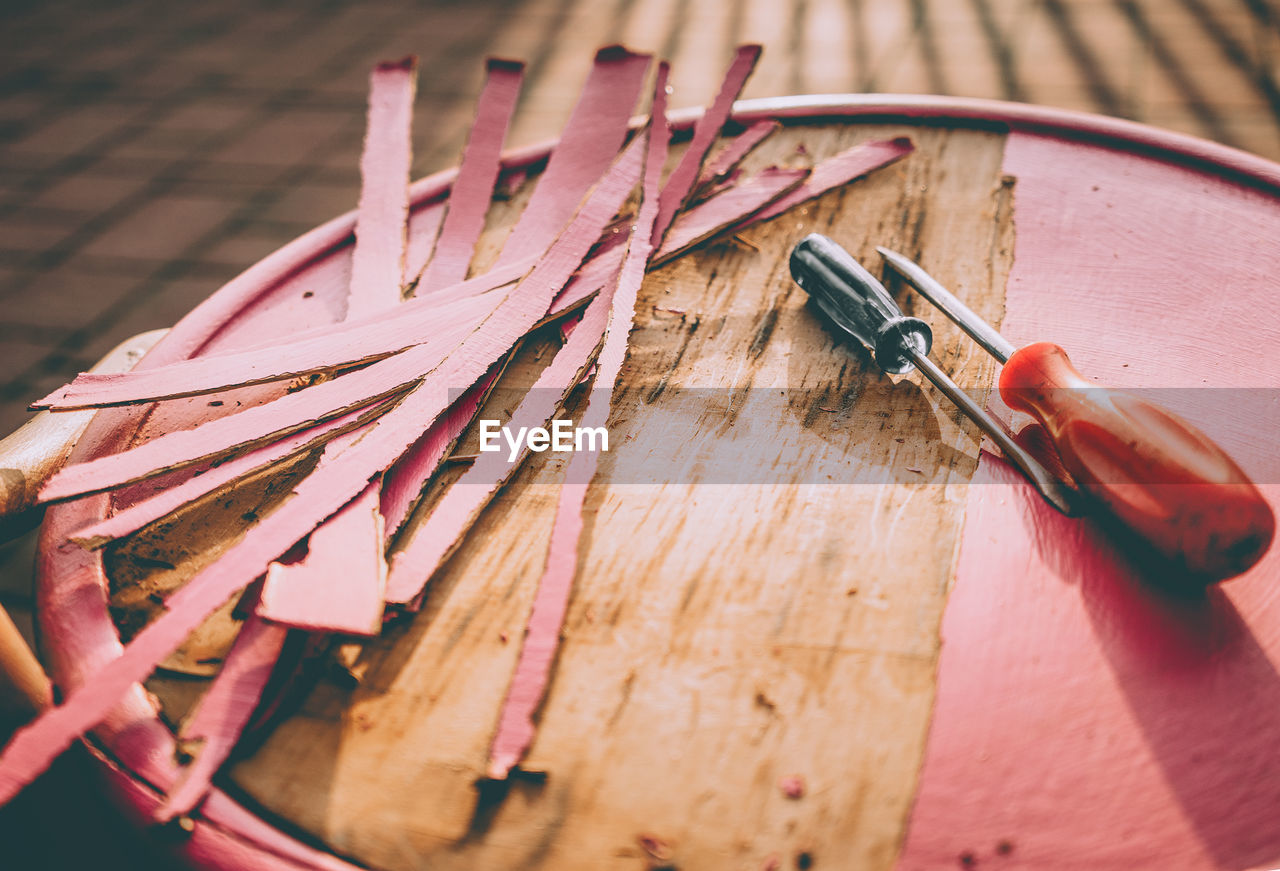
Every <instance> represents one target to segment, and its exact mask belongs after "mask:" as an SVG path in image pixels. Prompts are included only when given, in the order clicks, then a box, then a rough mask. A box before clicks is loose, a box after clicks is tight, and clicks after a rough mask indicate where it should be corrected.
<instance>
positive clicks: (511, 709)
mask: <svg viewBox="0 0 1280 871" xmlns="http://www.w3.org/2000/svg"><path fill="white" fill-rule="evenodd" d="M666 84H667V67H666V64H665V63H664V64H661V65H660V66H659V69H658V76H657V82H656V85H655V87H654V95H653V108H652V111H651V121H650V125H649V130H648V134H647V136H646V140H647V142H646V144H647V153H646V160H645V172H644V181H643V188H642V196H641V201H640V212H639V214H638V215H637V217H636V223H635V227H634V228H633V230H632V232H631V236H630V244H629V247H628V250H627V256H626V259H625V261H624V262H623V267H622V272H621V273H620V275H619V279H618V284H617V290H616V291H615V292H614V297H613V300H612V302H611V306H610V316H609V324H608V327H607V331H606V333H605V339H604V345H603V346H602V347H601V349H600V354H599V356H598V358H597V367H598V372H597V375H596V378H597V382H596V383H598V384H600V385H602V386H607V387H608V388H609V389H610V390H612V387H613V383H614V381H616V380H617V377H618V373H619V371H621V369H622V363H623V361H624V359H625V358H626V352H627V342H628V340H629V338H630V335H631V327H632V323H633V318H634V313H635V305H636V297H637V295H638V293H639V291H640V285H641V284H642V283H643V281H644V274H645V269H646V267H647V265H648V262H649V256H650V254H651V253H652V250H653V243H652V239H653V236H654V229H655V227H656V226H657V220H658V214H659V212H660V210H661V202H660V199H659V190H660V188H659V179H660V177H661V173H662V166H663V164H664V163H665V162H666V157H667V148H668V143H669V141H670V136H671V131H670V129H669V128H668V126H667V120H666ZM695 172H696V168H695ZM675 190H678V188H677V189H675ZM673 195H674V194H673ZM681 195H682V194H681ZM582 332H584V329H583V326H582V325H580V326H579V327H578V329H577V330H575V332H574V337H575V338H576V337H577V335H578V334H580V333H582ZM610 404H611V400H606V401H605V402H599V401H598V400H597V397H596V396H595V395H594V394H593V395H592V397H591V398H590V399H589V400H588V404H587V408H586V410H585V411H584V412H583V418H582V426H584V427H596V426H604V425H605V424H606V423H607V422H608V419H609V407H610ZM598 462H599V454H598V453H597V452H595V451H579V452H575V453H574V454H573V455H572V456H571V458H570V460H569V468H568V470H567V473H566V474H567V475H568V477H569V480H570V481H571V482H579V481H590V480H591V478H592V476H593V475H594V473H595V468H596V465H597V463H598ZM587 486H588V485H587V484H585V483H566V484H564V485H562V486H561V488H560V498H559V500H558V501H557V504H556V517H555V522H554V525H553V527H552V532H551V543H550V546H549V547H548V551H547V562H546V566H545V568H544V570H543V573H542V578H541V580H540V581H539V584H538V591H537V593H536V594H535V596H534V601H533V609H532V612H531V613H530V616H529V623H528V627H527V629H526V631H525V636H524V643H523V644H522V645H521V648H520V657H519V659H518V660H517V662H516V670H515V674H514V675H513V676H512V679H511V684H510V686H509V688H508V690H507V695H506V698H505V699H504V700H503V703H502V708H501V710H500V712H499V714H498V726H497V729H496V731H495V733H494V737H493V743H492V744H491V745H490V749H489V764H488V768H487V774H488V777H490V778H491V779H494V780H503V779H505V778H506V777H507V775H508V774H510V772H511V769H512V768H514V767H515V766H516V765H517V764H519V762H520V760H521V759H523V758H524V755H525V753H527V752H528V750H529V747H530V746H531V745H532V744H533V737H534V732H535V727H534V722H533V715H534V712H535V711H537V709H538V707H539V706H540V705H541V704H542V699H543V697H544V696H545V695H546V691H547V683H548V681H549V680H550V677H551V667H552V664H553V662H554V660H555V654H556V650H557V649H558V647H559V639H560V631H561V629H562V627H563V626H564V616H565V611H566V610H567V608H568V604H569V593H570V591H571V590H572V588H573V578H574V575H575V574H576V573H577V566H578V541H579V538H580V536H581V534H582V502H583V500H584V499H585V498H586V495H587Z"/></svg>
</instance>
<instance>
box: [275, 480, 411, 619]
mask: <svg viewBox="0 0 1280 871" xmlns="http://www.w3.org/2000/svg"><path fill="white" fill-rule="evenodd" d="M378 490H379V487H378V481H376V480H375V481H373V482H371V483H370V484H369V485H368V486H367V487H365V489H364V490H363V491H362V492H361V493H360V495H359V496H357V497H356V498H355V499H353V500H352V501H351V502H349V503H347V505H346V506H344V507H343V508H342V509H341V510H340V511H338V513H337V514H334V515H333V516H332V517H330V518H328V519H327V520H325V522H324V523H323V524H321V525H320V526H319V527H317V528H316V530H315V532H313V533H311V538H310V539H309V542H308V547H307V555H306V556H305V557H304V558H303V559H302V560H301V561H299V562H296V563H289V564H285V563H279V562H274V563H272V564H271V565H270V566H269V567H268V569H267V577H266V581H265V583H264V584H263V586H262V597H261V598H260V599H259V600H258V607H257V609H256V613H257V615H258V616H259V617H262V618H264V619H267V620H271V621H272V622H274V623H282V624H285V625H287V626H294V627H297V628H299V629H306V630H309V631H312V632H336V633H339V634H344V635H377V634H378V630H379V629H381V628H382V603H383V599H384V591H385V589H386V584H387V563H386V560H385V558H384V557H383V550H384V545H383V539H384V533H383V520H382V514H381V512H380V511H379V510H378Z"/></svg>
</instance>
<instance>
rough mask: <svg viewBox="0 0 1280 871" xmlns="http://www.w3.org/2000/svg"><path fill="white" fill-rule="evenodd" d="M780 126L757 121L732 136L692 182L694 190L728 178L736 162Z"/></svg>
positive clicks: (736, 166)
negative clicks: (695, 180) (693, 182)
mask: <svg viewBox="0 0 1280 871" xmlns="http://www.w3.org/2000/svg"><path fill="white" fill-rule="evenodd" d="M781 128H782V124H781V123H780V122H778V121H757V122H756V123H754V124H752V125H751V126H750V127H748V128H747V129H746V130H744V131H742V133H740V134H738V135H737V136H735V137H733V139H731V140H729V142H727V143H726V144H725V146H724V147H723V148H721V149H720V151H718V152H717V153H716V154H715V155H714V156H713V157H712V158H711V159H710V160H708V161H707V163H706V166H704V167H703V168H702V172H701V173H699V175H698V181H697V182H696V183H695V184H694V187H693V189H694V191H695V192H697V191H701V190H704V189H705V188H707V186H709V185H714V184H717V183H719V182H722V181H725V180H726V179H728V177H729V175H730V173H732V172H733V171H734V170H736V169H737V168H738V164H740V163H742V161H743V160H744V159H745V158H746V156H747V155H748V154H750V153H751V152H752V151H754V150H755V148H756V146H758V145H759V144H760V143H761V142H763V141H764V140H766V139H768V138H769V137H770V136H772V135H773V134H774V133H776V132H777V131H778V130H780V129H781Z"/></svg>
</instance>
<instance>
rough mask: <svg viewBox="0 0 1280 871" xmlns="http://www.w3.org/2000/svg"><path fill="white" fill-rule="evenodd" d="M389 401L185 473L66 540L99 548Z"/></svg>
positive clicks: (358, 421) (320, 440) (357, 422)
mask: <svg viewBox="0 0 1280 871" xmlns="http://www.w3.org/2000/svg"><path fill="white" fill-rule="evenodd" d="M392 404H393V403H392V402H391V401H389V400H384V401H383V402H381V403H378V404H377V405H372V406H369V407H368V408H363V409H357V410H356V411H350V412H347V413H346V414H344V415H342V416H341V417H337V418H334V419H333V420H329V421H325V422H324V423H319V424H316V425H315V426H313V427H308V428H307V429H304V430H300V431H298V432H296V433H294V434H293V435H291V436H286V437H285V438H282V439H280V440H278V441H274V442H270V443H268V444H265V445H263V446H262V447H259V448H255V449H254V450H252V451H250V452H249V453H247V454H244V455H242V456H239V457H236V458H234V459H230V460H227V461H226V462H223V463H220V464H218V465H216V466H213V467H212V468H210V469H208V470H206V471H205V472H203V473H201V474H199V475H195V476H193V477H191V478H188V479H187V480H186V481H183V482H182V483H181V484H177V485H175V486H172V487H165V488H164V489H162V490H160V491H158V492H157V493H156V494H155V495H154V496H151V497H149V498H146V499H142V500H140V501H138V502H134V503H133V504H131V505H129V506H128V507H126V508H124V509H122V510H121V511H117V512H116V513H115V514H113V515H111V516H110V517H108V518H106V519H104V520H100V521H98V522H97V523H93V524H90V525H89V526H85V527H83V528H82V529H78V530H76V532H75V533H74V534H73V535H72V536H71V540H72V541H74V542H76V543H77V544H79V545H81V546H82V547H89V548H98V547H102V546H103V545H105V544H107V543H108V542H111V541H115V540H116V539H119V538H123V537H125V536H127V535H131V534H132V533H134V532H137V531H138V530H139V529H141V528H142V527H144V526H146V525H147V524H148V523H152V522H154V521H156V520H159V519H160V518H162V517H165V516H167V515H169V514H172V513H173V512H174V511H177V510H178V509H179V508H181V507H182V506H184V505H189V504H190V503H192V502H194V501H195V500H197V499H199V498H200V497H202V496H205V495H206V494H209V493H212V492H213V491H214V490H217V489H218V488H219V487H222V486H224V485H226V484H229V483H231V482H232V481H235V480H237V479H239V478H241V477H243V476H245V475H248V474H249V473H250V472H252V471H254V470H255V469H260V468H263V467H264V466H268V465H270V464H271V463H274V462H278V461H279V460H282V459H284V458H286V457H290V456H293V455H294V454H298V453H301V452H303V451H307V450H312V449H314V448H317V447H319V446H320V445H322V444H324V443H325V442H326V441H328V440H329V439H331V438H335V437H337V436H339V435H341V434H342V433H344V432H348V431H350V430H352V429H355V428H356V427H359V426H361V425H363V424H364V423H367V422H368V421H369V420H372V419H373V417H375V416H377V415H379V414H383V413H385V412H386V411H388V410H390V408H391V407H392Z"/></svg>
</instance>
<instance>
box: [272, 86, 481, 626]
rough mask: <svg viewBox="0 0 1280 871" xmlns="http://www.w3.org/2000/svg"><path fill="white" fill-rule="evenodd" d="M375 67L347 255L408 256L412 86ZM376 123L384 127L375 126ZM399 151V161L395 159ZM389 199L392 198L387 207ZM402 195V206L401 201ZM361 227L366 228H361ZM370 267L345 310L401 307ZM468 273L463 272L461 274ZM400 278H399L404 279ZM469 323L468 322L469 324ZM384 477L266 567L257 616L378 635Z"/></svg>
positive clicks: (354, 280) (383, 575)
mask: <svg viewBox="0 0 1280 871" xmlns="http://www.w3.org/2000/svg"><path fill="white" fill-rule="evenodd" d="M388 68H389V67H388V65H386V64H383V65H380V66H379V67H378V68H377V69H375V71H374V77H373V80H372V82H371V84H370V93H369V106H370V110H369V131H368V134H367V136H366V139H365V155H364V159H363V160H362V162H361V170H362V187H361V192H360V206H359V210H358V212H357V215H356V246H355V251H354V252H353V253H352V261H353V263H355V264H359V263H361V262H362V261H369V262H372V261H374V260H376V259H379V258H381V259H382V260H385V261H387V262H397V263H400V264H401V265H402V266H403V264H404V262H405V249H406V246H407V236H406V233H407V223H408V219H409V209H408V203H409V166H408V157H407V149H406V152H405V154H403V155H402V154H401V152H400V150H399V148H398V146H399V143H400V142H401V140H402V139H404V140H408V139H409V138H410V128H411V126H412V99H411V98H412V93H410V94H409V95H408V96H409V97H410V99H409V100H408V106H407V109H404V110H403V111H402V109H403V108H404V107H403V105H402V104H403V99H404V97H405V94H404V86H403V84H402V83H401V82H400V81H399V80H393V81H394V83H395V84H394V85H393V86H392V87H393V91H392V93H391V94H387V95H383V94H380V92H379V88H380V85H381V84H382V80H381V79H380V74H381V73H383V72H384V71H385V70H386V69H388ZM380 98H381V101H388V102H392V103H393V105H394V111H392V112H390V113H387V112H384V113H383V114H382V116H381V117H379V116H378V115H377V114H376V107H378V105H379V104H380ZM379 124H380V125H381V126H379ZM401 157H404V163H403V165H402V164H401V161H400V160H399V159H398V158H401ZM384 200H389V201H390V202H392V203H393V204H397V208H396V209H390V210H389V209H388V208H387V204H386V202H384ZM401 200H403V205H404V209H403V211H401V210H400V209H399V208H398V204H399V203H400V201H401ZM362 228H364V229H365V230H367V232H362ZM375 277H376V278H378V280H379V282H380V281H381V280H382V278H383V277H381V276H377V275H376V274H375V273H374V272H373V270H372V269H370V270H369V271H368V274H362V273H361V272H360V271H359V270H358V269H354V268H353V269H352V273H351V286H350V288H349V289H348V293H347V300H348V303H347V312H348V314H349V315H350V314H352V313H361V312H369V313H375V312H379V311H386V310H390V309H397V308H399V307H400V305H399V304H400V302H401V296H400V293H399V292H398V287H397V292H396V293H395V294H394V295H391V294H387V293H385V289H384V288H383V287H382V285H381V284H380V283H375V282H374V281H372V280H370V279H372V278H375ZM465 277H466V276H465V275H464V276H460V277H459V280H461V279H463V278H465ZM401 280H402V281H403V277H402V279H401ZM467 326H468V327H470V326H471V325H467ZM380 485H381V476H378V477H377V478H375V479H374V480H373V481H371V482H370V483H369V485H368V486H367V487H365V488H364V490H363V492H361V493H360V495H359V496H357V497H356V498H355V499H353V500H352V501H351V502H349V503H347V505H345V506H344V507H343V508H342V509H341V510H340V511H338V512H337V513H336V514H334V515H333V516H331V517H329V518H327V519H326V520H324V522H322V523H321V524H320V525H319V526H318V527H316V529H315V531H313V532H312V533H311V535H310V537H309V538H308V539H307V552H306V555H305V557H303V558H302V559H300V560H296V561H291V562H273V563H271V564H270V565H269V566H267V572H266V577H265V578H264V580H263V584H262V592H261V595H260V597H259V599H258V603H257V607H256V613H257V614H258V616H260V617H263V618H266V619H269V620H271V621H273V622H275V623H282V624H285V625H289V626H294V627H297V628H299V629H306V630H309V631H311V632H336V633H342V634H351V635H375V634H377V632H378V629H379V628H381V625H382V602H383V590H384V589H385V587H386V579H387V563H386V558H385V555H384V551H383V520H382V515H381V513H380V512H379V510H378V503H379V491H380Z"/></svg>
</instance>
